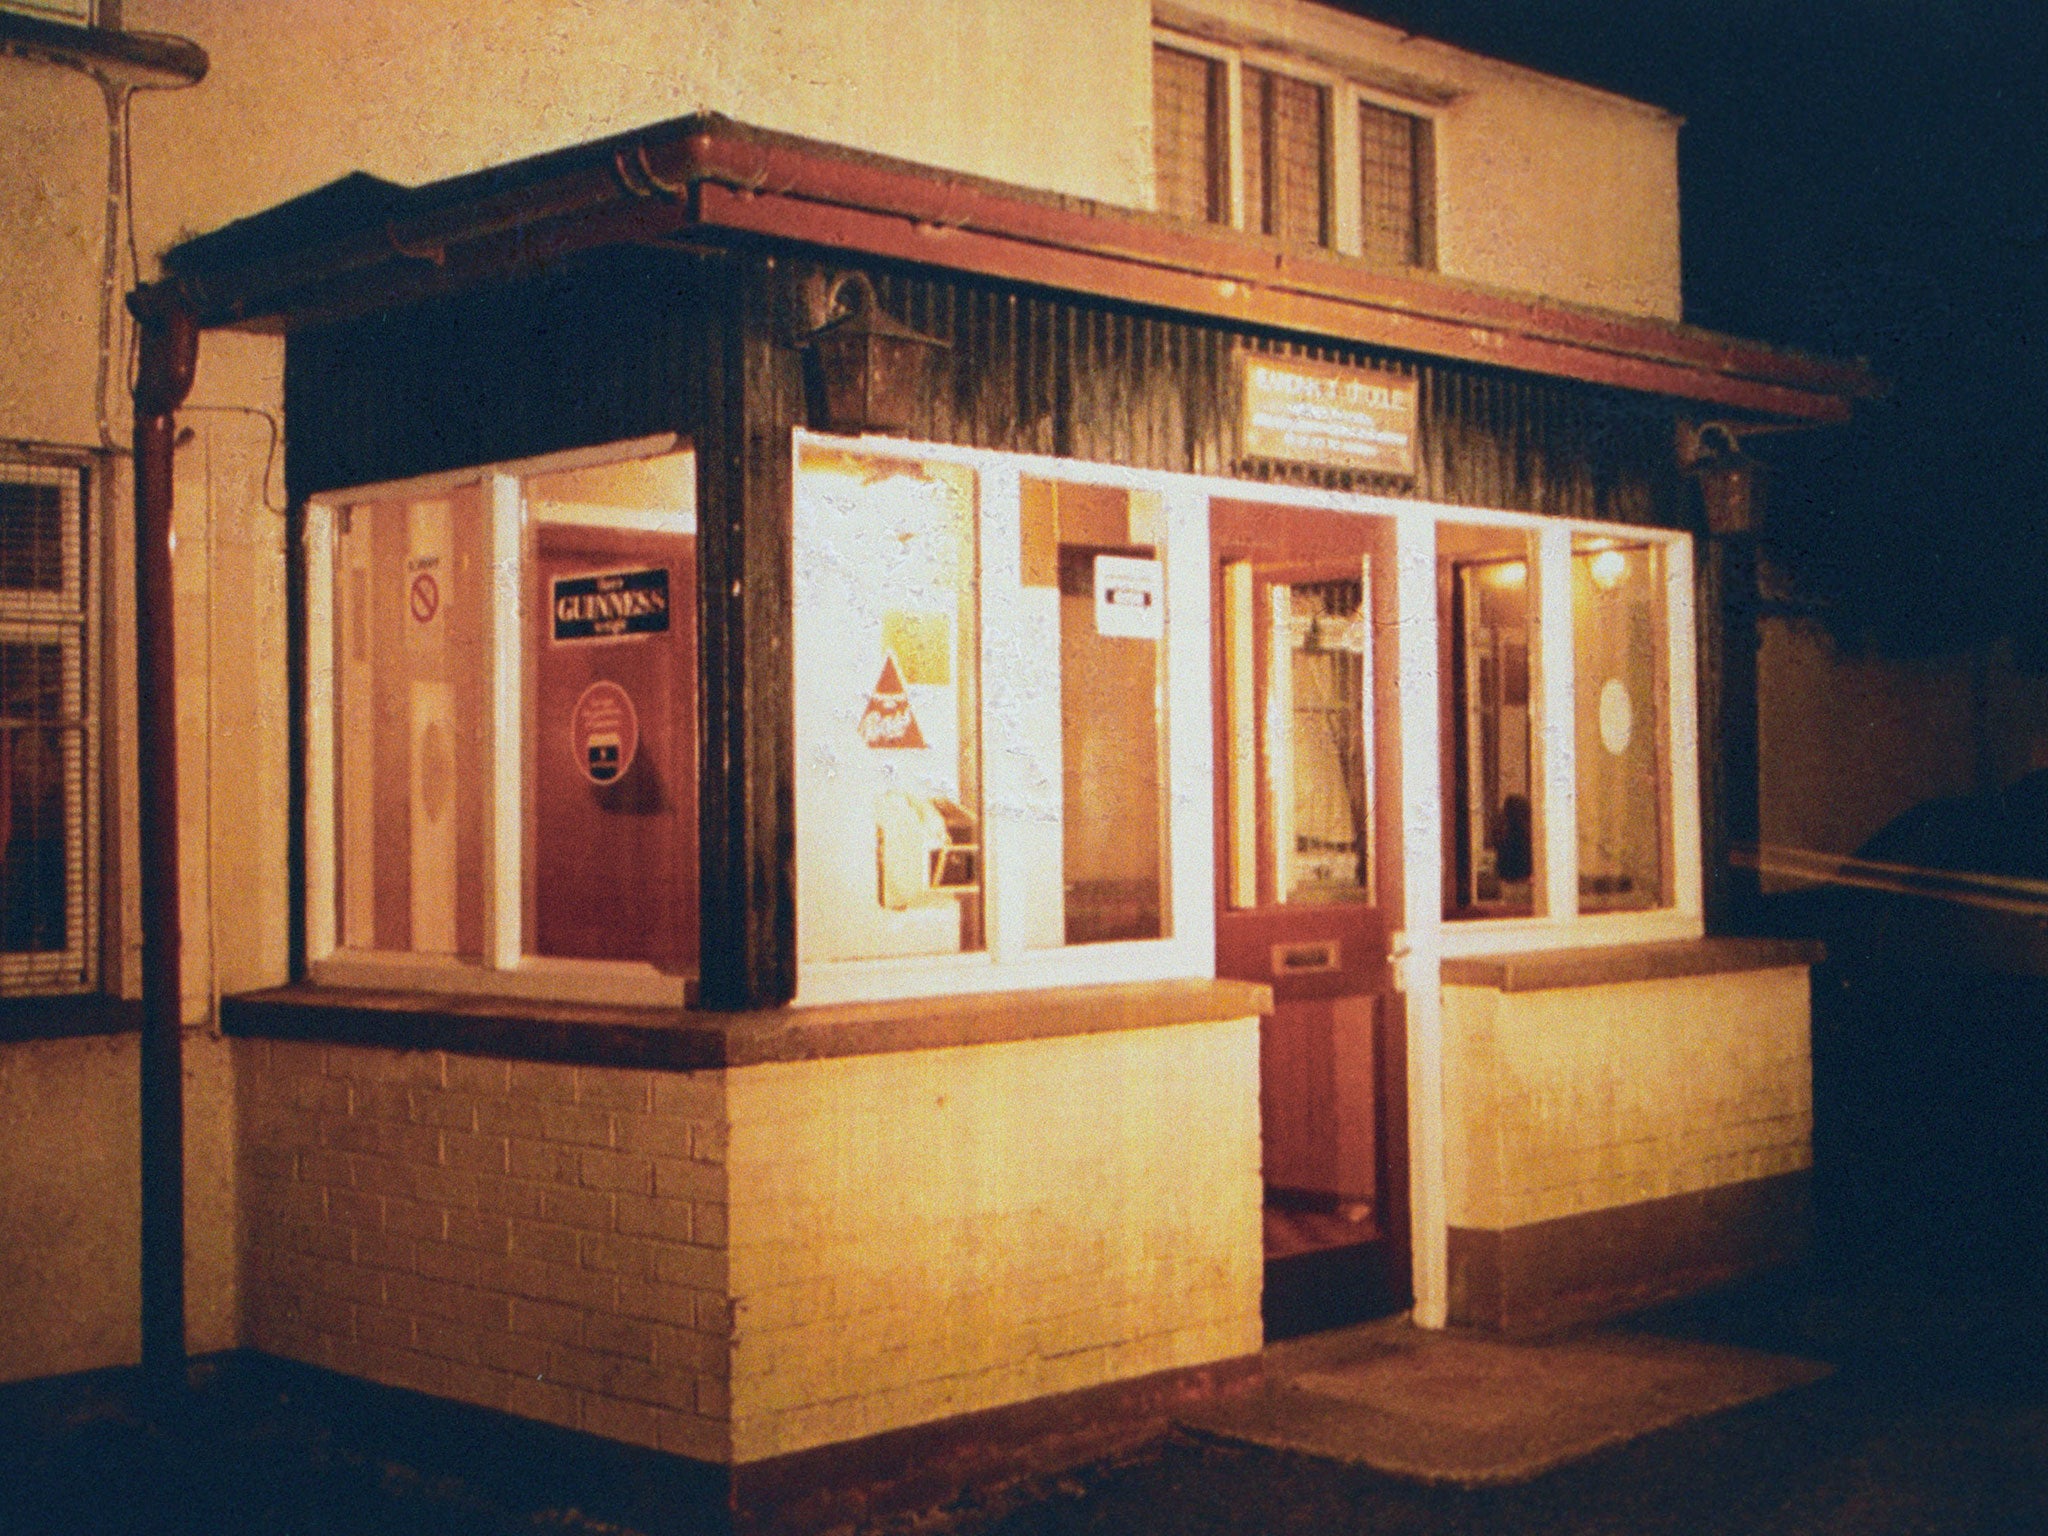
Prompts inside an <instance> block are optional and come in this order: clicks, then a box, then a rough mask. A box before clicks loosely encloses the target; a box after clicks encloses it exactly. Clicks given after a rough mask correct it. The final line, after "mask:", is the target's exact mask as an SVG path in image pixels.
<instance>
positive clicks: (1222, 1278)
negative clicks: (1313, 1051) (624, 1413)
mask: <svg viewBox="0 0 2048 1536" xmlns="http://www.w3.org/2000/svg"><path fill="white" fill-rule="evenodd" d="M1258 1067H1259V1063H1258V1021H1257V1020H1256V1019H1240V1020H1236V1021H1234V1022H1227V1023H1215V1024H1187V1025H1177V1026H1174V1027H1171V1028H1161V1029H1144V1030H1133V1031H1130V1032H1128V1033H1121V1034H1105V1035H1083V1036H1076V1037H1071V1038H1067V1039H1056V1040H1036V1041H1020V1042H1015V1043H1011V1044H1005V1045H993V1046H972V1047H961V1048H956V1049H949V1050H934V1051H913V1052H902V1053H894V1054H888V1055H880V1056H865V1057H854V1058H850V1059H842V1060H834V1061H817V1062H794V1063H788V1064H776V1065H769V1066H760V1067H748V1068H743V1069H740V1070H736V1071H734V1072H731V1073H729V1074H728V1103H729V1107H730V1113H731V1126H730V1136H731V1141H730V1145H729V1149H728V1164H727V1166H728V1171H729V1177H730V1180H731V1186H732V1189H733V1192H734V1193H733V1203H732V1232H731V1240H732V1248H731V1265H732V1269H731V1276H732V1297H733V1331H734V1337H733V1354H732V1434H733V1457H734V1459H735V1460H736V1461H753V1460H757V1459H759V1458H761V1457H765V1456H774V1455H780V1454H782V1453H784V1452H789V1451H798V1450H804V1449H807V1448H808V1447H811V1446H816V1445H824V1444H829V1443H831V1442H833V1441H837V1440H846V1439H852V1438H855V1437H857V1436H862V1435H871V1434H879V1433H881V1432H882V1431H885V1430H890V1429H897V1428H901V1427H903V1426H905V1425H910V1424H919V1423H924V1422H927V1421H929V1420H933V1419H941V1418H946V1417H949V1416H951V1415H953V1414H959V1413H971V1412H974V1411H976V1410H978V1409H983V1408H995V1407H1000V1406H1002V1405H1004V1404H1006V1403H1015V1402H1022V1401H1025V1400H1027V1399H1030V1398H1034V1397H1042V1396H1045V1395H1047V1394H1050V1393H1055V1392H1065V1391H1072V1390H1076V1389H1079V1388H1082V1387H1092V1386H1097V1385H1100V1384H1102V1383H1105V1382H1112V1381H1121V1380H1126V1379H1129V1378H1132V1377H1137V1376H1143V1375H1147V1374H1150V1373H1151V1372H1154V1371H1163V1370H1171V1369H1175V1368H1178V1367H1183V1366H1192V1365H1204V1364H1209V1363H1212V1362H1215V1361H1220V1360H1230V1359H1235V1358H1238V1357H1240V1356H1243V1355H1249V1354H1254V1353H1256V1352H1257V1351H1258V1349H1259V1346H1260V1341H1261V1328H1260V1322H1259V1287H1260V1281H1261V1264H1260V1214H1259V1207H1260V1200H1261V1198H1262V1196H1261V1190H1260V1184H1259V1124H1258V1092H1259V1089H1258Z"/></svg>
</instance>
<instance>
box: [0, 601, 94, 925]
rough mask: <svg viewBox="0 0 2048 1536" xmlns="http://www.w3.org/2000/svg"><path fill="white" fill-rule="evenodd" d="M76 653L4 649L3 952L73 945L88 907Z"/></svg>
mask: <svg viewBox="0 0 2048 1536" xmlns="http://www.w3.org/2000/svg"><path fill="white" fill-rule="evenodd" d="M77 674H78V653H77V647H76V646H75V645H67V644H65V643H63V642H60V641H16V640H9V641H4V642H0V950H6V951H8V952H9V953H15V954H20V953H48V952H52V951H55V952H59V953H61V952H62V951H64V950H67V949H69V948H70V947H71V945H72V942H73V937H74V935H73V933H72V923H73V915H74V914H73V912H72V908H73V905H74V902H75V900H81V899H82V891H81V890H80V886H81V885H82V873H83V871H82V870H81V869H80V868H79V863H80V856H81V854H82V851H83V850H82V845H81V835H82V833H81V828H80V825H79V812H80V811H81V810H82V805H81V804H80V801H81V795H82V788H83V786H82V768H83V753H82V750H81V749H82V745H83V736H82V727H81V725H80V724H79V723H78V722H77V721H76V720H75V718H73V717H75V716H76V714H77V692H78V687H79V683H80V678H79V677H78V675H77Z"/></svg>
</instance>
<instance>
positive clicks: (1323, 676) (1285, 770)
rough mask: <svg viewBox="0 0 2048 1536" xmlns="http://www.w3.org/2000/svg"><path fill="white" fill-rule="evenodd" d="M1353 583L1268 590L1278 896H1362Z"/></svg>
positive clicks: (1360, 698)
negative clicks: (1284, 727)
mask: <svg viewBox="0 0 2048 1536" xmlns="http://www.w3.org/2000/svg"><path fill="white" fill-rule="evenodd" d="M1362 600H1363V586H1362V583H1360V582H1357V581H1319V582H1313V583H1300V584H1297V585H1294V586H1285V585H1276V586H1275V587H1273V588H1272V604H1273V630H1274V633H1273V649H1272V654H1273V655H1274V657H1275V658H1276V669H1275V672H1274V677H1273V688H1274V693H1275V695H1276V699H1275V708H1274V710H1273V713H1272V719H1273V721H1274V722H1275V724H1278V723H1280V722H1281V721H1283V720H1284V721H1286V722H1288V723H1289V724H1290V725H1291V729H1289V730H1286V731H1276V732H1275V733H1274V742H1273V749H1272V758H1273V762H1272V772H1271V778H1272V785H1273V807H1272V817H1273V825H1274V828H1275V831H1276V834H1277V853H1278V857H1277V858H1276V860H1275V867H1276V868H1277V869H1279V870H1280V872H1281V879H1280V899H1281V900H1282V901H1289V902H1319V901H1362V900H1364V899H1365V892H1366V876H1367V871H1366V848H1367V837H1366V827H1367V815H1366V761H1365V711H1364V699H1365V687H1366V672H1365V619H1364V613H1363V607H1362Z"/></svg>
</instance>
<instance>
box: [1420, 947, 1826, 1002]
mask: <svg viewBox="0 0 2048 1536" xmlns="http://www.w3.org/2000/svg"><path fill="white" fill-rule="evenodd" d="M1822 954H1823V951H1822V948H1821V946H1820V945H1819V944H1816V943H1812V942H1810V941H1808V940H1804V939H1741V938H1710V939H1682V940H1678V941H1675V942H1666V943H1661V944H1610V945H1602V946H1600V947H1599V948H1592V949H1547V950H1531V951H1525V952H1522V953H1519V954H1497V955H1468V956H1465V957H1463V958H1460V959H1455V960H1452V959H1447V960H1445V961H1444V963H1443V984H1444V985H1445V986H1447V987H1491V988H1492V989H1493V990H1494V991H1496V992H1552V991H1559V990H1563V989H1565V988H1570V987H1604V986H1611V985H1613V984H1615V983H1617V982H1625V981H1668V980H1673V979H1676V978H1678V977H1682V976H1720V975H1726V974H1730V973H1733V972H1738V971H1770V970H1779V969H1782V968H1784V967H1787V966H1813V965H1817V964H1819V963H1820V960H1821V958H1822Z"/></svg>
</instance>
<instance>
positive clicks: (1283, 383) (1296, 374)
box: [1239, 355, 1416, 478]
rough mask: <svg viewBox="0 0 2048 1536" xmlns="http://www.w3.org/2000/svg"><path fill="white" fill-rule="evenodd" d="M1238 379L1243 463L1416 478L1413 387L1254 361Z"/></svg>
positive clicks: (1247, 361)
mask: <svg viewBox="0 0 2048 1536" xmlns="http://www.w3.org/2000/svg"><path fill="white" fill-rule="evenodd" d="M1239 373H1240V376H1241V378H1242V381H1243V388H1242V391H1241V395H1240V400H1239V407H1240V410H1241V413H1242V415H1241V420H1240V426H1241V428H1242V431H1243V435H1244V453H1245V457H1246V458H1251V459H1277V460H1281V461H1283V462H1286V463H1290V464H1315V465H1320V466H1322V467H1324V468H1327V469H1356V470H1366V471H1369V472H1371V473H1373V474H1381V475H1399V476H1403V477H1409V478H1412V477H1413V476H1414V474H1415V395H1416V390H1415V380H1413V379H1411V378H1405V377H1403V376H1402V375H1400V374H1395V373H1382V372H1380V371H1378V370H1376V369H1371V368H1344V367H1340V366H1338V365H1337V364H1335V363H1317V362H1309V361H1305V360H1303V359H1299V358H1277V357H1256V356H1251V355H1246V356H1243V357H1242V358H1241V359H1240V366H1239Z"/></svg>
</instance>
